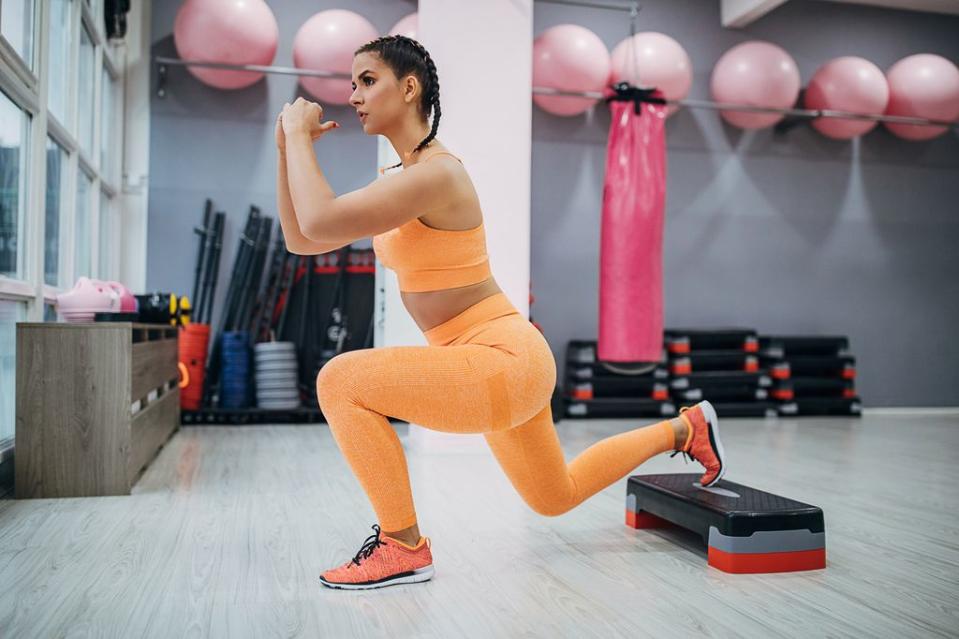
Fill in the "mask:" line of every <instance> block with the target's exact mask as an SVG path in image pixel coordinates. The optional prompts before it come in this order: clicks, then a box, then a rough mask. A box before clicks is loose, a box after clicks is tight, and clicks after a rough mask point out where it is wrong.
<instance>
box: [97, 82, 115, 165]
mask: <svg viewBox="0 0 959 639" xmlns="http://www.w3.org/2000/svg"><path fill="white" fill-rule="evenodd" d="M102 76H103V77H102V82H101V86H102V87H103V102H102V104H101V106H100V176H101V177H104V178H106V180H107V182H109V183H111V184H112V183H113V179H112V178H113V140H114V139H115V138H114V135H113V127H114V126H116V123H115V121H114V118H113V92H114V88H113V80H111V79H110V73H109V72H107V70H106V69H105V68H104V69H103V71H102Z"/></svg>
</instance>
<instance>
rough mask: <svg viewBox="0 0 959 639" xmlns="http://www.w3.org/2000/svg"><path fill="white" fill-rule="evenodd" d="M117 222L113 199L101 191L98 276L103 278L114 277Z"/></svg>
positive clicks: (110, 278)
mask: <svg viewBox="0 0 959 639" xmlns="http://www.w3.org/2000/svg"><path fill="white" fill-rule="evenodd" d="M115 229H116V223H115V221H114V219H113V201H112V200H111V199H110V198H109V197H108V196H107V194H106V193H100V244H99V249H100V257H99V262H100V263H99V265H98V266H99V268H98V269H97V277H98V278H100V279H101V280H112V279H114V277H113V251H114V246H115V245H116V242H114V239H113V238H114V231H115Z"/></svg>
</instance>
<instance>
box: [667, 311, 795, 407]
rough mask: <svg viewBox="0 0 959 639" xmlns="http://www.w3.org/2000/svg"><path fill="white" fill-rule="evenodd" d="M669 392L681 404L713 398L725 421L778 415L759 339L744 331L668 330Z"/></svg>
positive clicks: (712, 401) (737, 329) (749, 330)
mask: <svg viewBox="0 0 959 639" xmlns="http://www.w3.org/2000/svg"><path fill="white" fill-rule="evenodd" d="M665 342H666V352H667V354H668V360H667V361H668V367H669V374H670V383H669V387H670V394H671V396H672V398H673V401H674V402H675V403H676V405H677V406H692V405H693V404H695V403H696V402H699V401H702V400H704V399H706V400H709V401H710V402H711V403H712V404H713V406H714V407H715V408H716V414H717V415H719V416H720V417H775V416H776V415H777V414H778V412H777V406H776V403H775V402H773V401H771V399H770V397H769V389H770V388H771V387H772V379H771V378H770V377H769V375H768V374H767V373H766V371H764V370H762V369H761V368H760V365H759V364H760V362H759V337H758V335H757V334H756V331H754V330H751V329H745V328H729V329H716V330H704V329H667V330H666V332H665Z"/></svg>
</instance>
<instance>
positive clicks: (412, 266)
mask: <svg viewBox="0 0 959 639" xmlns="http://www.w3.org/2000/svg"><path fill="white" fill-rule="evenodd" d="M444 154H445V155H453V154H452V153H448V152H446V151H440V152H438V153H435V154H433V155H431V156H430V158H427V160H424V162H425V161H429V159H431V158H433V157H434V156H436V155H444ZM453 157H456V156H455V155H453ZM456 159H457V160H459V158H456ZM460 162H462V160H460ZM373 252H374V253H375V254H376V257H377V258H378V259H379V260H380V263H382V264H383V266H385V267H386V268H388V269H391V270H393V271H396V276H397V278H398V279H399V285H400V291H402V292H404V293H415V292H422V291H437V290H442V289H446V288H456V287H459V286H469V285H470V284H478V283H479V282H482V281H483V280H485V279H487V278H489V277H490V275H491V271H490V265H489V256H488V255H487V253H486V233H485V227H484V226H483V223H482V222H480V225H479V226H476V227H473V228H471V229H464V230H450V229H437V228H433V227H431V226H427V225H426V224H424V223H423V222H422V220H420V219H419V218H418V217H416V218H413V219H412V220H410V221H409V222H407V223H406V224H403V225H402V226H399V227H397V228H395V229H391V230H389V231H387V232H386V233H381V234H379V235H374V236H373Z"/></svg>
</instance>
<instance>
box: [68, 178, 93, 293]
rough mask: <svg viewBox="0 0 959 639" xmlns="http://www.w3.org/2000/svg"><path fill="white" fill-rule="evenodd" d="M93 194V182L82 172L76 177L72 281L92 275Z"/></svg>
mask: <svg viewBox="0 0 959 639" xmlns="http://www.w3.org/2000/svg"><path fill="white" fill-rule="evenodd" d="M92 192H93V180H92V179H91V178H90V177H89V176H88V175H87V174H86V173H84V172H83V171H80V172H79V174H78V175H77V213H76V217H75V218H74V219H75V225H74V229H73V239H74V243H73V256H74V261H73V276H74V279H75V278H78V277H81V276H86V277H90V276H91V275H92V273H91V272H90V271H91V269H92V266H93V265H92V263H91V262H92V257H91V251H90V239H91V235H90V197H91V193H92Z"/></svg>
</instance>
